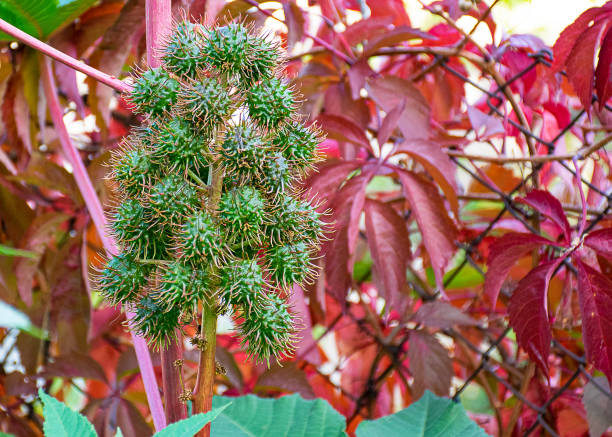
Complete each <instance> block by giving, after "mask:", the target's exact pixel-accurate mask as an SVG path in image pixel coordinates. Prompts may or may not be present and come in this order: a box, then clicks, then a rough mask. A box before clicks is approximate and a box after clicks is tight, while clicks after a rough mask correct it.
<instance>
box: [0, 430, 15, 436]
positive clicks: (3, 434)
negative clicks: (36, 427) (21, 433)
mask: <svg viewBox="0 0 612 437" xmlns="http://www.w3.org/2000/svg"><path fill="white" fill-rule="evenodd" d="M0 437H15V435H14V434H7V433H6V432H2V431H0Z"/></svg>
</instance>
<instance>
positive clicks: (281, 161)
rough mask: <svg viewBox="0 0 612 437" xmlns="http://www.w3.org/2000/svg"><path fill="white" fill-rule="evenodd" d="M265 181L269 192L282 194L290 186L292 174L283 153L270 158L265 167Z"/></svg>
mask: <svg viewBox="0 0 612 437" xmlns="http://www.w3.org/2000/svg"><path fill="white" fill-rule="evenodd" d="M263 172H264V181H265V184H264V185H265V186H266V187H267V188H268V191H269V192H273V193H278V192H282V191H283V190H284V189H285V188H286V187H288V186H289V183H290V181H291V172H290V168H289V163H288V162H287V160H286V159H285V157H284V156H283V154H282V153H280V152H276V153H274V154H272V156H269V157H268V158H267V159H266V161H265V165H264V170H263Z"/></svg>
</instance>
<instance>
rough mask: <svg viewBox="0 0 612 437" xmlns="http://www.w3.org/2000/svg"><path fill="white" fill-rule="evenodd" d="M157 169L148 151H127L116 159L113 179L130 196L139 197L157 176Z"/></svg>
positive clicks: (138, 149) (139, 149)
mask: <svg viewBox="0 0 612 437" xmlns="http://www.w3.org/2000/svg"><path fill="white" fill-rule="evenodd" d="M155 172H156V168H155V165H154V164H153V163H152V162H151V159H150V156H149V154H148V153H147V151H146V150H143V149H141V148H137V149H127V150H125V151H123V152H122V153H121V154H120V155H118V156H117V157H116V160H115V163H114V165H113V177H114V179H115V181H117V183H118V184H119V186H120V188H121V190H122V191H123V192H124V193H125V194H127V195H129V196H139V195H140V194H141V193H142V192H143V190H144V189H145V187H147V186H148V185H149V184H150V183H151V180H152V178H153V177H154V176H155Z"/></svg>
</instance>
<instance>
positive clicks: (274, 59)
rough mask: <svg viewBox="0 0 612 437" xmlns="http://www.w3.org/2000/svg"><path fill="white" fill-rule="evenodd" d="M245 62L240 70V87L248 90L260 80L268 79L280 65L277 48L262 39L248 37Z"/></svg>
mask: <svg viewBox="0 0 612 437" xmlns="http://www.w3.org/2000/svg"><path fill="white" fill-rule="evenodd" d="M246 54H247V56H246V58H247V60H246V62H245V63H244V64H243V65H242V69H241V70H240V86H241V87H242V88H243V89H248V88H249V87H250V86H252V85H253V84H255V83H257V82H259V81H260V80H264V79H270V78H271V77H272V76H273V75H274V72H275V71H276V70H277V68H278V65H279V63H280V53H279V51H278V47H277V46H276V45H275V44H273V43H271V42H270V41H267V40H266V39H264V38H263V37H257V36H253V35H249V39H248V43H247V53H246Z"/></svg>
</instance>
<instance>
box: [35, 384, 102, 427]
mask: <svg viewBox="0 0 612 437" xmlns="http://www.w3.org/2000/svg"><path fill="white" fill-rule="evenodd" d="M38 396H40V399H41V400H42V403H43V417H44V419H45V421H44V423H43V431H44V432H45V436H46V437H75V436H79V437H97V435H96V431H95V429H94V427H93V425H92V424H91V423H89V421H88V420H87V419H86V418H85V416H83V415H82V414H79V413H77V412H76V411H72V410H71V409H70V408H68V407H67V406H66V405H64V404H62V403H61V402H60V401H58V400H57V399H55V398H54V397H51V396H49V395H48V394H46V393H45V392H44V391H42V389H39V390H38Z"/></svg>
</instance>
